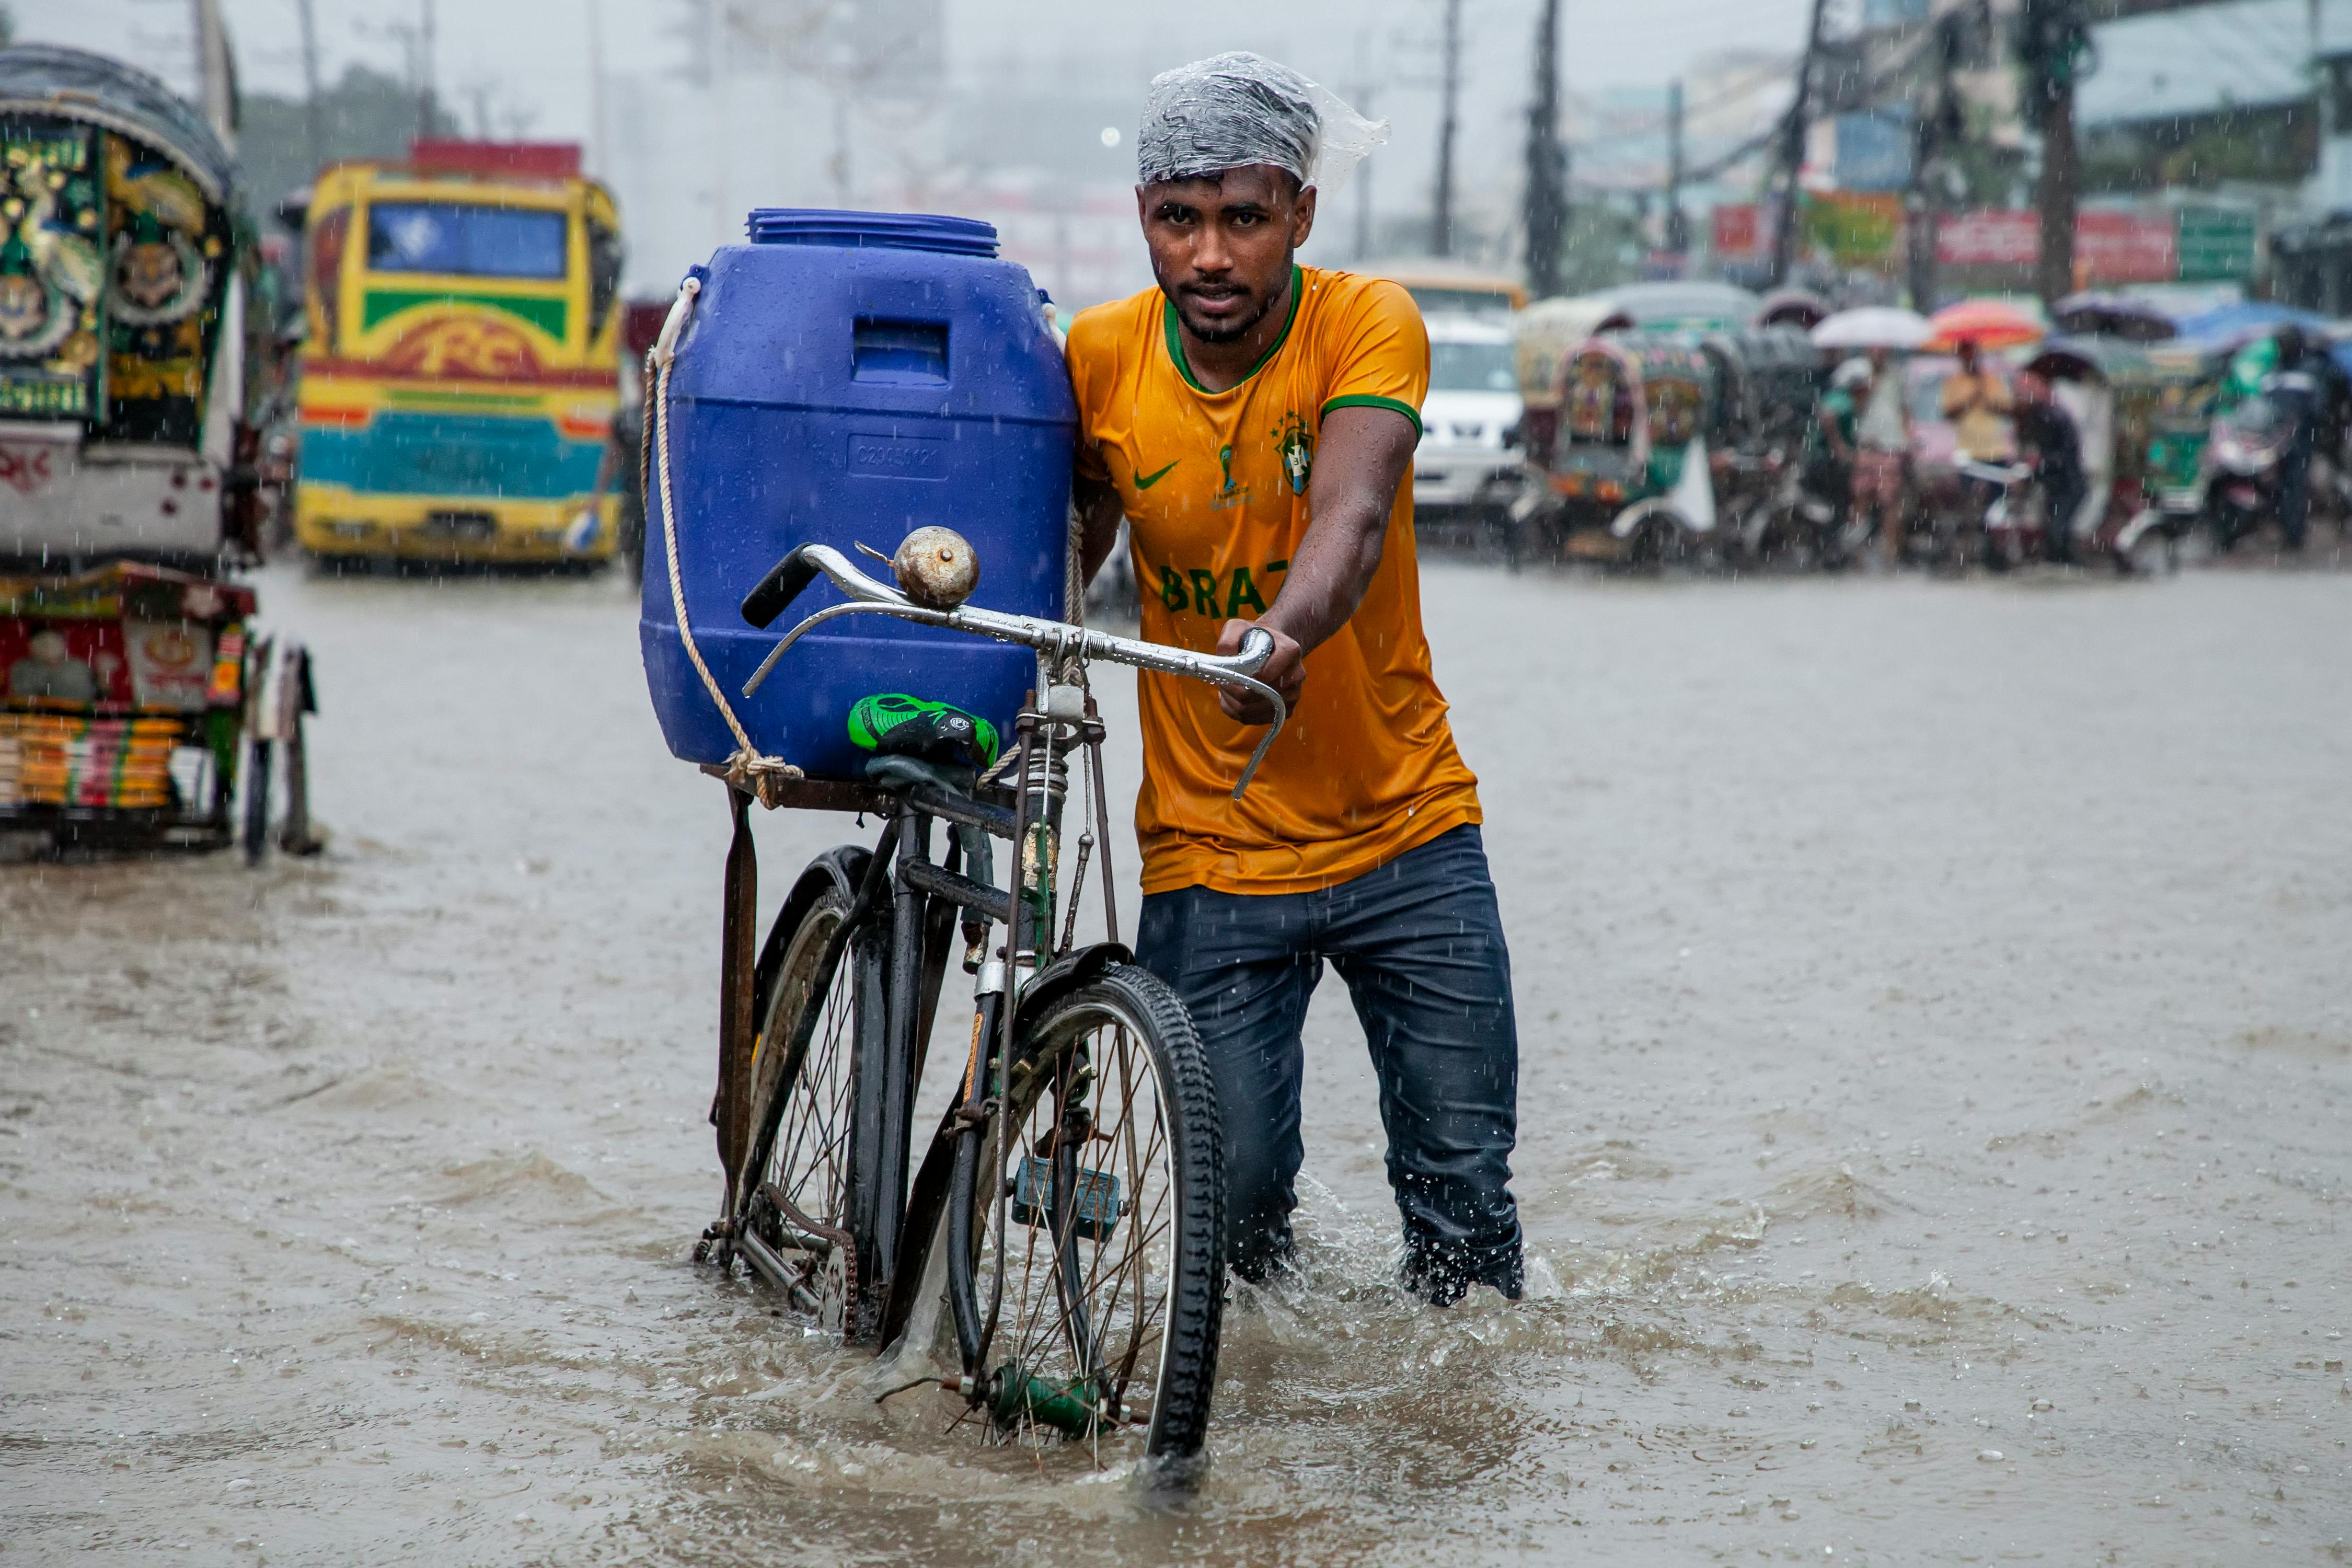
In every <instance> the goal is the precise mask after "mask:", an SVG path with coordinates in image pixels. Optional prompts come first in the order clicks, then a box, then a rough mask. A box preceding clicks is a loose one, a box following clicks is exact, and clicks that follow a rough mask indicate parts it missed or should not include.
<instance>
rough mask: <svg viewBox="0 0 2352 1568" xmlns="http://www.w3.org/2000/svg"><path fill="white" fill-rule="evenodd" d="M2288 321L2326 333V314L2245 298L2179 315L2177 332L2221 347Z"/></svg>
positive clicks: (2195, 340)
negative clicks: (2238, 302)
mask: <svg viewBox="0 0 2352 1568" xmlns="http://www.w3.org/2000/svg"><path fill="white" fill-rule="evenodd" d="M2289 321H2292V322H2294V324H2295V325H2296V326H2298V327H2301V328H2302V329H2303V330H2304V331H2306V332H2316V333H2319V334H2321V335H2323V336H2324V335H2326V333H2327V326H2328V321H2327V318H2326V317H2325V316H2323V315H2321V314H2319V313H2318V312H2317V311H2315V310H2296V309H2294V307H2293V306H2291V305H2273V304H2272V303H2270V302H2269V301H2267V300H2247V301H2245V302H2244V303H2242V304H2237V305H2222V306H2219V307H2217V308H2215V309H2213V310H2200V311H2199V312H2198V313H2197V314H2196V315H2193V316H2183V317H2182V318H2181V319H2180V335H2181V337H2182V338H2184V339H2187V340H2189V341H2191V342H2202V343H2210V344H2213V345H2214V346H2216V347H2221V346H2225V345H2227V344H2230V343H2237V342H2244V341H2245V340H2247V339H2248V338H2258V337H2261V336H2262V335H2263V333H2264V332H2267V331H2273V329H2275V328H2277V327H2280V326H2282V325H2284V324H2285V323H2286V322H2289Z"/></svg>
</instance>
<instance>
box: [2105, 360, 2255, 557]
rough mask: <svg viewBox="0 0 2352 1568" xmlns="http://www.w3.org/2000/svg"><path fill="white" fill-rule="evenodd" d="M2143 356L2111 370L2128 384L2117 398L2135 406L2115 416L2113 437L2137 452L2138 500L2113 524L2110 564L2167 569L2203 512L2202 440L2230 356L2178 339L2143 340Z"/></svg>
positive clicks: (2209, 427) (2208, 429) (2208, 433)
mask: <svg viewBox="0 0 2352 1568" xmlns="http://www.w3.org/2000/svg"><path fill="white" fill-rule="evenodd" d="M2144 356H2145V357H2144V358H2142V359H2140V360H2137V361H2136V362H2134V363H2133V364H2132V365H2131V366H2130V367H2129V369H2128V370H2127V371H2124V372H2119V373H2117V374H2119V375H2120V376H2121V377H2122V378H2123V379H2124V380H2126V382H2127V383H2128V384H2129V386H2130V388H2131V390H2130V395H2129V397H2128V398H2127V399H2121V398H2119V403H2120V405H2123V406H2128V407H2130V408H2132V409H2134V410H2136V412H2135V413H2134V414H2133V415H2132V416H2130V424H2129V426H2128V427H2127V426H2126V420H2125V419H2124V418H2123V417H2122V416H2119V417H2118V420H2117V435H2116V440H2117V444H2118V446H2119V447H2129V448H2130V449H2131V450H2133V451H2134V452H2136V453H2137V462H2138V466H2139V480H2140V482H2139V496H2138V503H2139V504H2138V506H2137V509H2136V510H2134V511H2133V512H2132V514H2131V515H2130V516H2129V517H2128V518H2127V519H2126V521H2124V522H2123V523H2122V524H2121V525H2120V526H2119V527H2118V529H2117V531H2116V534H2115V542H2114V546H2113V548H2114V552H2115V557H2116V565H2117V566H2119V567H2122V568H2124V569H2126V570H2148V569H2153V568H2155V567H2158V566H2162V567H2164V568H2166V569H2170V568H2171V567H2173V566H2176V565H2178V564H2179V557H2180V544H2181V541H2183V540H2184V539H2186V538H2188V537H2189V534H2190V533H2191V532H2192V531H2194V530H2195V528H2196V526H2197V523H2198V522H2199V521H2200V519H2201V518H2202V517H2203V516H2204V513H2205V483H2206V469H2205V447H2206V445H2207V443H2208V442H2209V441H2210V439H2211V437H2212V431H2213V419H2214V416H2215V415H2216V413H2217V412H2218V411H2219V406H2220V404H2221V394H2222V384H2223V382H2224V381H2225V379H2226V378H2227V377H2228V374H2229V370H2230V355H2229V352H2228V351H2227V350H2226V349H2220V348H2215V347H2213V346H2211V345H2209V344H2202V343H2198V342H2189V341H2177V342H2164V343H2153V344H2149V345H2147V348H2146V349H2145V350H2144Z"/></svg>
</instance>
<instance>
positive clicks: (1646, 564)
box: [1610, 501, 1692, 572]
mask: <svg viewBox="0 0 2352 1568" xmlns="http://www.w3.org/2000/svg"><path fill="white" fill-rule="evenodd" d="M1610 531H1611V532H1612V533H1615V534H1617V535H1618V537H1619V538H1621V539H1622V541H1623V545H1622V549H1621V551H1620V553H1619V559H1620V560H1622V562H1623V563H1625V564H1626V565H1627V566H1630V567H1632V568H1633V569H1634V570H1635V571H1639V572H1657V571H1663V570H1664V569H1665V568H1666V567H1669V566H1680V565H1683V564H1685V563H1687V562H1688V561H1689V560H1690V559H1691V555H1692V548H1691V528H1690V524H1689V523H1688V522H1686V521H1684V519H1683V516H1682V514H1681V513H1680V512H1678V511H1676V510H1674V508H1672V507H1670V506H1664V505H1661V504H1659V503H1657V502H1654V501H1641V502H1637V503H1636V504H1635V505H1633V506H1631V507H1628V508H1627V509H1626V510H1624V511H1622V512H1620V513H1619V514H1618V515H1617V520H1616V521H1615V522H1613V523H1612V524H1611V525H1610Z"/></svg>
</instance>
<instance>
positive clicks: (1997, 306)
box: [1920, 300, 2049, 353]
mask: <svg viewBox="0 0 2352 1568" xmlns="http://www.w3.org/2000/svg"><path fill="white" fill-rule="evenodd" d="M1927 325H1928V326H1929V327H1931V328H1933V329H1934V335H1933V336H1931V337H1929V338H1928V340H1927V342H1925V343H1923V344H1921V345H1920V346H1921V347H1922V348H1925V349H1926V350H1927V352H1928V353H1950V352H1951V351H1952V350H1954V349H1956V348H1958V347H1959V346H1960V344H1961V343H1962V342H1973V343H1974V344H1976V345H1977V347H1979V348H1980V349H2006V348H2014V347H2016V346H2017V345H2018V344H2019V343H2034V342H2041V341H2042V338H2044V337H2045V336H2047V335H2048V333H2049V329H2048V328H2047V327H2044V326H2043V325H2042V323H2041V322H2039V321H2035V320H2034V319H2033V318H2032V317H2031V316H2029V315H2027V314H2026V313H2025V312H2024V311H2022V310H2019V309H2018V308H2017V307H2016V306H2014V305H2009V304H2004V303H2002V302H2001V301H2000V300H1961V301H1960V302H1959V303H1958V304H1957V305H1947V306H1945V307H1944V308H1943V309H1942V310H1938V311H1937V312H1936V313H1935V314H1934V315H1932V316H1930V317H1928V318H1927Z"/></svg>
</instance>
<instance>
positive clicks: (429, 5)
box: [416, 0, 434, 141]
mask: <svg viewBox="0 0 2352 1568" xmlns="http://www.w3.org/2000/svg"><path fill="white" fill-rule="evenodd" d="M416 9H417V16H416V136H417V140H419V141H423V140H425V138H426V137H429V136H431V135H432V134H433V100H434V92H433V0H417V6H416Z"/></svg>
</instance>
